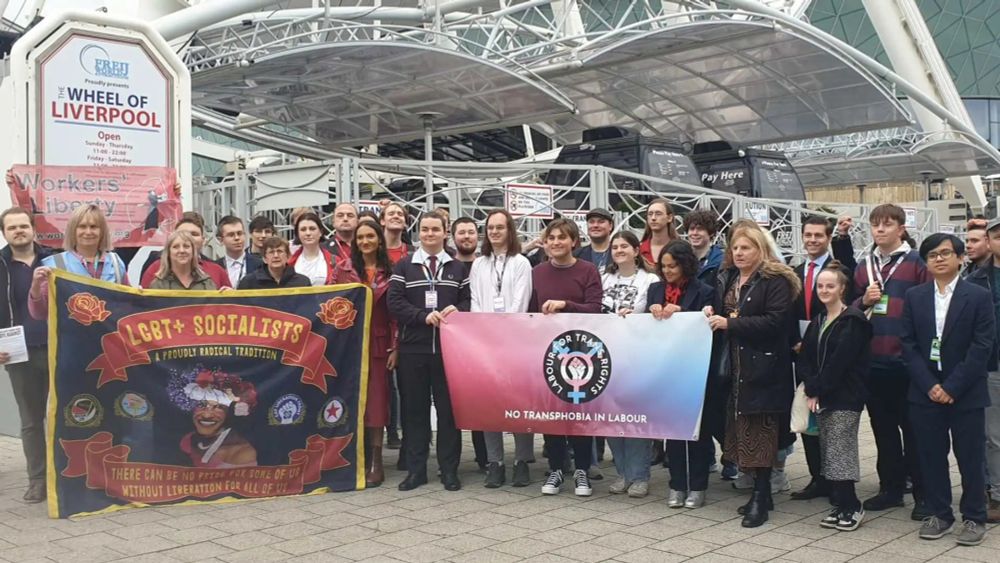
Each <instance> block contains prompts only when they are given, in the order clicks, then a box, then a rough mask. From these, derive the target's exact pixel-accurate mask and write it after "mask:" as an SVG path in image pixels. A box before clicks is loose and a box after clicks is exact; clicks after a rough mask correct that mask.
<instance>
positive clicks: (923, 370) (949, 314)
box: [900, 233, 996, 545]
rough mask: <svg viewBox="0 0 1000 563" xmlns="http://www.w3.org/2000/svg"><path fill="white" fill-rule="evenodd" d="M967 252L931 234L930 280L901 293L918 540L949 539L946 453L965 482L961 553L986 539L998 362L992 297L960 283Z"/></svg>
mask: <svg viewBox="0 0 1000 563" xmlns="http://www.w3.org/2000/svg"><path fill="white" fill-rule="evenodd" d="M964 254H965V244H963V243H962V240H961V239H959V238H958V237H956V236H955V235H951V234H946V233H936V234H933V235H931V236H929V237H927V238H926V239H924V241H923V243H922V244H921V245H920V258H921V259H923V260H924V261H925V262H926V263H927V269H928V270H929V271H930V273H931V275H932V276H933V280H932V281H930V282H928V283H925V284H921V285H918V286H916V287H914V288H912V289H910V290H909V291H907V292H906V301H905V302H904V303H903V318H902V330H901V337H900V339H901V340H902V344H903V364H904V365H905V366H906V370H907V372H908V374H909V376H910V385H909V390H908V393H907V400H908V401H909V407H910V415H911V416H910V424H912V425H913V436H914V438H915V439H916V446H917V447H916V450H917V459H918V460H919V462H920V474H921V476H922V477H923V501H924V505H925V506H926V509H927V513H928V515H927V516H926V517H925V518H924V521H923V525H922V526H921V527H920V538H921V539H926V540H936V539H939V538H941V537H943V536H945V535H946V534H949V533H950V532H951V529H952V526H953V525H954V522H955V515H954V514H953V513H952V509H951V479H950V477H949V474H950V472H951V470H950V463H949V461H948V454H949V450H951V451H954V454H955V459H956V460H957V461H958V471H959V473H960V474H961V476H962V499H961V501H960V502H959V509H960V510H961V513H962V520H963V523H962V529H961V532H960V533H959V535H958V537H957V538H956V540H955V541H956V543H958V544H959V545H979V544H981V543H982V542H983V537H984V536H985V535H986V476H985V472H984V471H983V468H984V467H985V464H986V448H985V445H984V444H985V443H986V407H988V406H989V404H990V395H989V389H988V385H987V381H988V376H987V372H988V370H989V369H990V368H992V367H993V365H994V364H995V362H996V348H994V341H995V340H996V319H995V313H994V311H993V298H992V296H991V295H990V292H989V290H987V289H985V288H983V287H981V286H978V285H976V284H973V283H969V282H967V281H965V280H963V279H961V276H960V275H959V272H960V271H961V269H962V261H963V259H964Z"/></svg>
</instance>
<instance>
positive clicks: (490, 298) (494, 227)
mask: <svg viewBox="0 0 1000 563" xmlns="http://www.w3.org/2000/svg"><path fill="white" fill-rule="evenodd" d="M481 252H482V256H480V257H479V258H476V261H475V262H473V263H472V270H471V271H470V272H469V292H470V294H471V296H472V306H471V308H470V311H472V312H473V313H525V312H527V311H528V302H529V301H530V300H531V263H530V262H528V259H527V258H525V257H524V256H522V255H521V242H520V241H519V240H518V239H517V227H516V226H515V225H514V218H513V217H511V215H510V213H509V212H507V210H506V209H494V210H493V211H490V212H489V213H488V214H487V215H486V240H484V241H483V246H482V251H481ZM483 376H486V374H483ZM483 440H484V441H485V443H486V461H487V466H486V482H485V486H486V488H488V489H495V488H497V487H499V486H501V485H503V484H504V483H505V482H506V480H507V471H506V469H505V468H504V462H503V459H504V446H503V432H483ZM534 444H535V435H534V434H532V433H530V432H526V433H520V432H518V433H515V434H514V470H513V473H512V475H511V485H513V486H515V487H526V486H528V484H529V483H530V482H531V476H530V474H529V471H528V462H530V461H531V460H532V458H534Z"/></svg>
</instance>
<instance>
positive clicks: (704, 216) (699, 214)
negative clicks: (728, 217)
mask: <svg viewBox="0 0 1000 563" xmlns="http://www.w3.org/2000/svg"><path fill="white" fill-rule="evenodd" d="M692 227H701V228H702V229H705V231H707V232H708V236H710V237H714V236H715V235H716V233H718V232H719V214H718V213H716V212H715V211H709V210H707V209H698V210H696V211H692V212H691V213H688V214H687V215H685V216H684V231H685V232H687V231H690V230H691V228H692Z"/></svg>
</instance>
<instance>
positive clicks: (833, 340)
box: [796, 306, 872, 412]
mask: <svg viewBox="0 0 1000 563" xmlns="http://www.w3.org/2000/svg"><path fill="white" fill-rule="evenodd" d="M825 322H826V313H825V312H823V313H821V314H819V315H816V316H815V318H814V319H813V320H812V322H811V323H809V328H807V329H806V334H805V336H804V337H803V338H802V351H801V353H799V361H798V364H797V366H796V367H797V368H798V373H799V378H800V379H801V380H802V381H804V382H805V384H806V387H805V391H806V395H807V396H809V397H817V398H819V406H820V408H823V409H827V410H841V411H855V412H861V409H862V408H863V407H864V405H865V399H866V398H867V395H868V392H867V388H866V381H867V380H868V364H869V362H870V360H871V339H872V325H871V323H869V322H868V319H867V318H866V317H865V314H864V313H862V312H861V310H860V309H858V308H856V307H853V306H851V307H847V308H846V309H844V311H843V312H842V313H841V314H840V315H838V316H837V318H836V319H834V320H833V322H832V323H830V326H828V327H827V328H826V330H825V331H822V334H820V329H821V328H822V326H823V323H825Z"/></svg>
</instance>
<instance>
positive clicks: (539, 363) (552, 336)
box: [441, 313, 712, 440]
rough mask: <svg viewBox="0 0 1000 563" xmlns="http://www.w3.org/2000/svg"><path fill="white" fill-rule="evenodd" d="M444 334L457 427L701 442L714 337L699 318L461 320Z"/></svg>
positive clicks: (453, 320)
mask: <svg viewBox="0 0 1000 563" xmlns="http://www.w3.org/2000/svg"><path fill="white" fill-rule="evenodd" d="M447 321H448V322H447V324H442V325H441V336H442V349H443V353H444V365H445V373H446V374H447V377H448V390H449V392H450V393H451V404H452V406H453V409H454V411H455V421H456V423H457V425H458V426H459V427H460V428H465V429H472V430H489V431H505V432H538V433H545V434H565V435H570V436H581V435H582V436H625V437H630V438H669V439H675V440H692V439H696V438H697V436H698V427H699V423H700V420H701V412H702V404H703V402H704V397H705V382H706V377H707V375H708V365H709V359H710V355H711V347H712V332H711V330H710V329H709V326H708V321H707V320H706V318H705V316H704V315H703V314H701V313H677V314H675V315H673V316H672V317H671V318H670V319H667V320H663V321H658V320H656V319H654V318H653V317H652V315H646V314H643V315H638V314H637V315H629V316H627V317H625V318H622V317H619V316H617V315H583V314H569V313H560V314H557V315H541V314H525V313H519V314H507V313H454V314H452V315H450V316H449V317H448V319H447Z"/></svg>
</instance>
